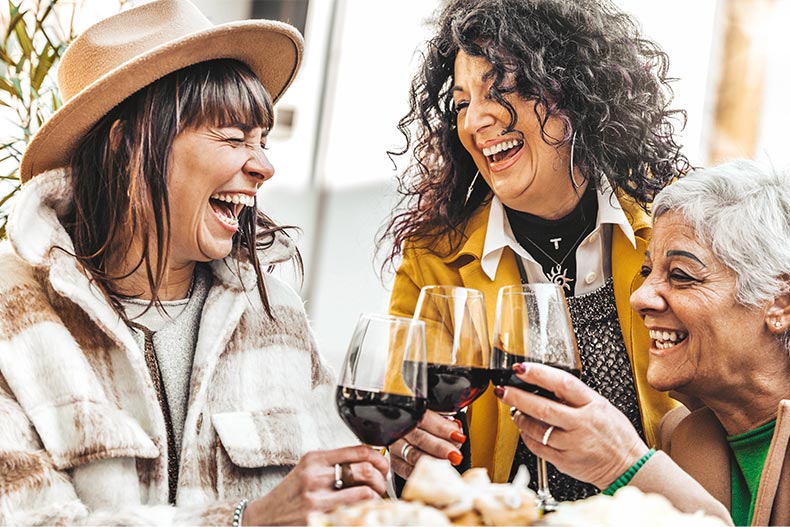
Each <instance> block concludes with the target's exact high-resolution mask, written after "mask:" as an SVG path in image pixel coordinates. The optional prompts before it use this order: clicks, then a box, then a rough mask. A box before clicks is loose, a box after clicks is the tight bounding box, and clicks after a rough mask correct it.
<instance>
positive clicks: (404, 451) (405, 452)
mask: <svg viewBox="0 0 790 527" xmlns="http://www.w3.org/2000/svg"><path fill="white" fill-rule="evenodd" d="M412 448H414V447H413V446H411V443H409V442H408V441H406V442H405V443H403V446H402V447H401V449H400V457H401V459H403V460H404V461H405V462H406V463H408V462H409V452H411V450H412Z"/></svg>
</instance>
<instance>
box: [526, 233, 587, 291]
mask: <svg viewBox="0 0 790 527" xmlns="http://www.w3.org/2000/svg"><path fill="white" fill-rule="evenodd" d="M591 225H592V223H588V224H587V225H585V226H584V229H582V232H581V234H580V235H579V237H578V238H576V241H575V242H573V243H572V244H571V248H570V249H569V250H568V252H566V253H565V256H563V257H562V260H560V261H559V262H558V261H557V260H555V259H554V258H552V256H551V255H550V254H549V253H547V252H546V251H544V250H543V249H542V248H541V247H540V245H538V244H537V243H535V242H533V241H532V240H531V239H529V237H528V236H524V239H525V240H527V241H528V242H529V243H531V244H532V246H533V247H535V248H536V249H537V250H539V251H540V252H541V253H543V255H544V256H545V257H546V258H548V259H549V260H551V261H552V262H554V267H552V268H551V271H550V272H549V273H548V274H547V275H546V277H547V278H548V279H549V282H552V283H555V284H557V285H559V286H561V287H562V288H563V289H565V290H567V291H570V290H571V282H573V281H574V280H573V278H569V277H568V269H567V268H564V267H563V266H562V264H564V263H565V260H567V259H568V256H570V255H571V253H573V252H574V251H575V250H576V248H577V247H578V246H579V242H581V241H582V238H584V235H585V234H587V229H589V228H590V226H591ZM555 239H556V238H555Z"/></svg>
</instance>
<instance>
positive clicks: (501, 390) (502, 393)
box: [494, 386, 507, 399]
mask: <svg viewBox="0 0 790 527" xmlns="http://www.w3.org/2000/svg"><path fill="white" fill-rule="evenodd" d="M506 391H507V390H506V389H505V387H504V386H497V387H495V388H494V395H496V396H497V397H499V398H500V399H501V398H502V397H504V396H505V392H506Z"/></svg>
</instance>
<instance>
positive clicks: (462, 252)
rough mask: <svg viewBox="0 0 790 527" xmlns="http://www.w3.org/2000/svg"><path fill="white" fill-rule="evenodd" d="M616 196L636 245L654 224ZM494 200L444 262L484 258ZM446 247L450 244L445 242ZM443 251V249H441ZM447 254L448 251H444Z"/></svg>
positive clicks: (629, 201)
mask: <svg viewBox="0 0 790 527" xmlns="http://www.w3.org/2000/svg"><path fill="white" fill-rule="evenodd" d="M614 195H615V196H616V197H617V200H618V201H619V202H620V206H621V207H622V210H623V213H624V214H625V217H626V220H627V221H628V222H629V223H630V225H631V228H632V230H631V231H630V232H631V236H628V234H626V237H628V239H629V240H630V241H631V243H632V245H633V243H634V239H633V237H634V234H635V235H636V236H639V235H640V234H641V233H642V232H643V231H644V229H650V228H651V225H652V222H651V219H650V215H649V214H648V213H647V212H645V210H644V209H643V208H642V207H641V206H640V205H639V204H638V203H637V202H636V201H635V200H634V199H633V198H632V197H630V196H628V195H627V194H625V193H624V192H623V191H622V190H619V189H618V190H615V191H614ZM491 206H492V199H490V198H489V199H488V200H487V201H486V202H485V203H484V204H483V205H482V206H480V207H479V208H478V209H477V210H476V211H475V212H474V213H473V214H472V216H471V217H470V218H469V220H468V221H467V224H466V227H465V228H464V240H463V242H462V243H461V245H460V247H459V248H458V249H457V250H456V251H453V252H452V253H450V254H448V255H447V256H445V257H443V258H442V261H443V262H444V263H447V264H451V263H453V262H455V261H456V260H458V259H459V258H461V257H463V256H472V257H473V258H475V259H477V260H481V259H482V257H483V250H484V248H485V241H486V233H487V230H488V218H489V216H490V214H491ZM443 243H444V244H445V245H446V247H449V244H448V243H447V242H446V241H444V242H443ZM440 249H441V247H440ZM444 252H447V251H444ZM439 254H441V252H439Z"/></svg>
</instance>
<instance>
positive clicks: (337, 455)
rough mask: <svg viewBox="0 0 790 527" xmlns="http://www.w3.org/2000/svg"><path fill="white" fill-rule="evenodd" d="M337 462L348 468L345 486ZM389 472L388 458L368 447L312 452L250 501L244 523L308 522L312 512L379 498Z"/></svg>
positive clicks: (288, 523) (383, 490)
mask: <svg viewBox="0 0 790 527" xmlns="http://www.w3.org/2000/svg"><path fill="white" fill-rule="evenodd" d="M335 464H340V465H345V466H346V467H347V468H346V475H345V476H344V480H345V482H346V487H344V488H341V489H339V490H338V489H335V486H334V485H335ZM349 469H350V471H349ZM388 472H389V463H388V462H387V458H386V457H384V456H383V455H381V453H380V452H379V451H378V450H373V449H372V448H370V447H367V446H353V447H345V448H338V449H335V450H322V451H315V452H309V453H307V454H305V455H304V457H302V459H301V460H300V461H299V463H298V464H297V465H296V466H295V467H294V469H293V470H292V471H291V472H290V473H289V474H288V475H287V476H286V477H285V478H284V479H283V480H282V481H281V482H280V483H279V484H278V485H277V486H276V487H275V488H274V489H272V490H271V491H270V492H269V493H268V494H266V495H265V496H263V497H261V498H258V499H256V500H254V501H251V502H250V504H249V505H248V506H247V508H246V510H245V511H244V517H243V518H242V523H243V524H244V525H307V516H308V515H309V513H311V512H330V511H332V510H333V509H335V508H337V507H339V506H341V505H350V504H353V503H356V502H358V501H362V500H369V499H373V498H377V499H380V498H381V496H382V495H384V494H385V493H386V490H387V473H388ZM349 480H350V481H349Z"/></svg>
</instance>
